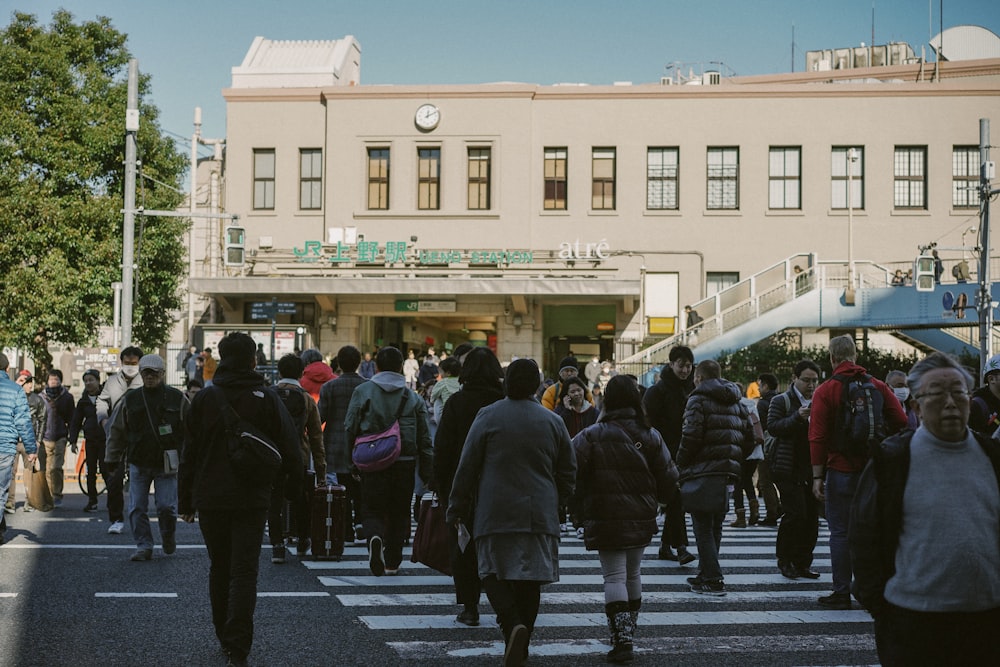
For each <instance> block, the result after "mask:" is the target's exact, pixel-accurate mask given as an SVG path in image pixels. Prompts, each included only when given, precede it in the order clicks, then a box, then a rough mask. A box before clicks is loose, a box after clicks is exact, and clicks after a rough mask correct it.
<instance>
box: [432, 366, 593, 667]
mask: <svg viewBox="0 0 1000 667" xmlns="http://www.w3.org/2000/svg"><path fill="white" fill-rule="evenodd" d="M538 384H539V371H538V365H537V364H536V363H535V362H534V361H532V360H530V359H518V360H517V361H515V362H513V363H512V364H511V365H510V366H508V368H507V373H506V381H505V389H506V394H507V398H505V399H504V400H502V401H497V402H496V403H493V404H492V405H489V406H487V407H485V408H483V409H482V410H480V412H479V415H478V416H477V417H476V420H475V421H474V422H473V424H472V428H471V429H470V430H469V435H468V438H466V441H465V447H464V448H463V449H462V456H461V459H460V460H459V463H458V469H457V470H456V472H455V481H454V483H453V484H452V488H451V496H450V504H449V506H448V522H449V523H450V524H456V522H459V521H467V520H468V519H469V518H470V517H471V518H472V524H473V531H472V533H473V535H475V548H476V554H477V556H478V559H479V576H480V578H481V579H482V581H483V589H484V590H485V591H486V596H487V597H488V598H489V600H490V604H491V605H492V606H493V609H494V611H495V612H496V615H497V622H498V623H499V624H500V628H501V630H502V631H503V635H504V641H505V643H506V649H505V651H504V662H503V664H504V665H505V666H511V665H522V664H523V663H524V660H525V659H526V658H527V656H528V642H529V640H530V638H531V632H532V630H533V629H534V626H535V619H536V618H537V616H538V606H539V601H540V597H541V587H542V584H546V583H551V582H553V581H558V580H559V505H560V504H561V503H565V502H566V501H567V500H568V498H569V496H570V495H571V494H572V493H573V480H574V479H575V476H576V458H575V455H574V453H573V447H572V446H571V445H570V440H569V432H568V431H567V430H566V425H565V424H564V423H563V421H562V419H560V418H559V416H558V415H556V414H555V413H554V412H551V411H550V410H546V409H545V408H543V407H542V406H541V405H539V404H538V403H537V402H536V401H535V400H534V394H535V390H536V389H538Z"/></svg>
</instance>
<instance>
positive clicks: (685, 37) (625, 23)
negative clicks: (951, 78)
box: [0, 0, 1000, 138]
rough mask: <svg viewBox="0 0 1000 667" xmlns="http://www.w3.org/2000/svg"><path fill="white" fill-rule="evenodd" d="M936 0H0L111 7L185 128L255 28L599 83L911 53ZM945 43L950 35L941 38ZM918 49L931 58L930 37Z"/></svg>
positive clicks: (947, 13) (420, 78) (416, 79)
mask: <svg viewBox="0 0 1000 667" xmlns="http://www.w3.org/2000/svg"><path fill="white" fill-rule="evenodd" d="M940 2H941V0H895V1H894V2H888V1H886V0H877V1H876V2H874V3H873V1H872V0H837V1H834V2H830V1H824V2H820V1H817V0H688V1H686V2H676V1H673V0H633V1H629V0H618V1H609V0H492V1H488V0H464V1H463V0H436V1H434V2H430V1H427V0H425V1H423V2H414V1H412V0H411V1H405V0H351V1H342V0H284V1H279V0H240V1H232V0H198V1H195V0H171V1H170V2H163V1H159V0H0V18H2V20H3V24H4V25H6V24H7V23H9V21H10V17H11V15H12V13H13V12H14V11H15V10H16V11H25V12H29V13H33V14H36V15H37V16H38V17H39V19H40V21H41V22H42V23H48V22H49V19H50V18H51V15H52V12H53V11H54V10H55V9H57V8H59V7H63V8H65V9H68V10H69V11H70V12H72V13H73V14H74V16H75V17H76V18H77V19H78V20H81V19H92V18H94V17H96V16H99V15H100V16H108V17H109V18H111V20H112V23H113V24H114V26H115V27H116V28H117V29H118V30H120V31H122V32H124V33H126V34H127V35H128V37H129V48H130V49H131V51H132V53H133V55H134V56H135V57H136V58H138V60H139V68H140V70H142V71H143V72H144V73H146V74H150V75H152V77H153V99H152V102H153V103H154V104H155V105H156V106H157V107H158V108H159V109H160V112H161V124H162V126H163V128H164V129H166V130H169V131H171V132H173V133H176V134H180V135H185V136H190V134H191V133H192V129H193V126H192V119H193V115H194V111H193V110H194V107H195V106H201V107H202V108H203V135H204V136H206V137H211V138H221V137H223V136H224V135H225V102H224V100H223V99H222V93H221V91H222V89H223V88H226V87H228V86H229V84H230V81H231V68H232V67H234V66H237V65H239V64H240V63H241V62H242V60H243V57H244V55H246V52H247V49H248V48H249V47H250V43H251V42H252V41H253V38H254V37H255V36H256V35H263V36H264V37H267V38H269V39H281V40H287V39H339V38H341V37H343V36H345V35H353V36H354V37H355V38H356V39H357V40H358V41H359V42H360V44H361V83H362V84H393V83H395V84H408V83H426V84H434V83H484V82H492V81H521V82H527V83H539V84H551V83H560V82H579V83H590V84H610V83H613V82H615V81H632V82H633V83H643V82H651V81H657V80H659V78H660V76H661V75H663V74H664V72H665V66H666V65H667V64H668V63H673V62H685V63H700V62H711V61H721V62H722V63H725V65H726V66H727V67H728V69H729V70H732V71H733V72H735V73H736V74H741V75H747V74H765V73H772V72H787V71H790V70H791V67H792V31H793V25H794V34H795V44H796V51H795V65H794V66H795V70H796V71H801V70H802V69H804V63H805V52H806V51H810V50H818V49H825V48H839V47H847V46H855V45H859V44H860V43H861V42H865V43H869V42H871V37H872V7H873V6H874V9H875V20H874V28H875V43H876V44H885V43H887V42H889V41H903V42H908V43H909V44H910V45H911V46H912V47H913V49H914V51H916V53H917V54H918V55H919V53H920V49H921V47H922V46H926V45H927V43H928V41H929V37H930V36H931V35H933V34H937V32H938V27H939V7H940ZM943 4H944V12H943V14H944V27H945V28H946V29H947V28H948V27H951V26H954V25H961V24H976V25H981V26H984V27H987V28H989V29H991V30H993V31H994V32H995V33H998V34H1000V3H998V2H997V1H996V0H944V3H943ZM945 48H946V49H947V44H945ZM927 54H928V57H929V58H931V59H932V56H931V53H930V49H929V48H927Z"/></svg>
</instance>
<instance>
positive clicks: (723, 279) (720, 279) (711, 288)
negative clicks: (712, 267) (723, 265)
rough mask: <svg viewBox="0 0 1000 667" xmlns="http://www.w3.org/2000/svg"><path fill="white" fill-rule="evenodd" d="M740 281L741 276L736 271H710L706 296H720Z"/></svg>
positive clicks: (707, 274) (706, 277)
mask: <svg viewBox="0 0 1000 667" xmlns="http://www.w3.org/2000/svg"><path fill="white" fill-rule="evenodd" d="M739 281H740V274H739V273H738V272H736V271H709V272H708V273H706V274H705V294H707V295H708V296H712V295H713V294H718V293H719V292H721V291H722V290H724V289H726V288H728V287H732V286H733V285H735V284H736V283H738V282H739ZM699 314H700V313H699Z"/></svg>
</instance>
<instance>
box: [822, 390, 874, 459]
mask: <svg viewBox="0 0 1000 667" xmlns="http://www.w3.org/2000/svg"><path fill="white" fill-rule="evenodd" d="M833 379H834V380H837V381H838V382H840V383H841V384H842V385H843V387H844V391H843V394H842V396H841V399H840V407H839V408H838V409H837V422H836V426H835V428H834V435H833V438H832V439H831V442H830V447H829V448H830V450H831V451H834V452H837V453H840V454H844V455H846V456H852V457H860V456H867V455H868V454H869V452H871V450H872V448H873V447H875V446H876V445H878V444H879V443H880V442H882V441H883V440H885V438H886V432H885V418H884V417H883V414H882V409H883V407H884V402H883V396H882V392H880V391H879V390H878V388H877V387H876V386H875V383H874V382H872V376H870V375H868V374H867V373H865V374H864V375H839V374H838V375H834V376H833Z"/></svg>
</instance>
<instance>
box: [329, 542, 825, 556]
mask: <svg viewBox="0 0 1000 667" xmlns="http://www.w3.org/2000/svg"><path fill="white" fill-rule="evenodd" d="M659 548H660V547H659V545H658V544H655V543H654V544H652V545H651V546H649V547H646V552H645V556H646V558H648V559H651V560H656V555H657V552H658V551H659ZM689 549H690V551H691V553H697V549H696V548H695V544H694V540H691V546H690V547H689ZM412 553H413V549H412V548H411V547H403V560H409V558H410V554H412ZM594 553H595V552H593V551H587V549H586V547H584V546H583V542H577V543H576V544H572V545H566V544H565V543H562V544H560V545H559V557H560V558H562V557H563V556H584V555H589V556H593V555H594ZM813 553H814V554H828V553H830V546H829V545H825V546H824V545H820V544H817V545H816V548H815V549H814V550H813ZM719 554H720V555H723V556H724V555H730V554H767V555H771V556H773V555H774V539H773V538H772V539H771V540H770V542H769V543H766V544H760V545H757V544H740V543H736V542H726V539H725V538H723V539H722V548H721V549H719ZM344 557H345V558H349V557H357V558H361V557H364V558H367V557H368V550H367V549H366V548H365V547H346V548H345V549H344Z"/></svg>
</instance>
